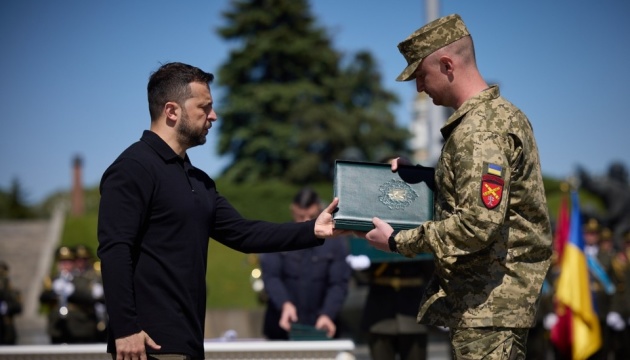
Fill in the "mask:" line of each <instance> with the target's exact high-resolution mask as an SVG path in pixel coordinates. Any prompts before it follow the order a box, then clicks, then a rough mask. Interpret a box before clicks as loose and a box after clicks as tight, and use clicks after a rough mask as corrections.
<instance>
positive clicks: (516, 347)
mask: <svg viewBox="0 0 630 360" xmlns="http://www.w3.org/2000/svg"><path fill="white" fill-rule="evenodd" d="M528 330H529V329H511V328H459V329H452V330H451V343H452V345H453V357H454V359H457V360H469V359H470V360H479V359H484V360H485V359H487V360H521V359H525V351H526V349H525V343H526V340H527V332H528Z"/></svg>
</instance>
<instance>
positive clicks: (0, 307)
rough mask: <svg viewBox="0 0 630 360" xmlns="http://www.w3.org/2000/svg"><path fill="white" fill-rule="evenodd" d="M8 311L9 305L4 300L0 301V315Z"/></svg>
mask: <svg viewBox="0 0 630 360" xmlns="http://www.w3.org/2000/svg"><path fill="white" fill-rule="evenodd" d="M8 312H9V305H7V302H6V301H0V315H6V314H7V313H8Z"/></svg>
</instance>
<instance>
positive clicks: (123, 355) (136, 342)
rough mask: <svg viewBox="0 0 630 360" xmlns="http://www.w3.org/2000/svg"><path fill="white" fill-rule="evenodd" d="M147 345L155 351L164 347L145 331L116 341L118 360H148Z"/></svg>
mask: <svg viewBox="0 0 630 360" xmlns="http://www.w3.org/2000/svg"><path fill="white" fill-rule="evenodd" d="M145 344H146V345H147V346H149V347H150V348H152V349H155V350H159V349H160V348H161V347H162V346H160V345H158V344H156V343H155V341H153V339H151V338H150V337H149V335H148V334H147V333H145V332H144V331H140V332H139V333H136V334H132V335H129V336H125V337H121V338H118V339H116V360H137V359H140V360H146V359H147V353H146V351H145V348H144V345H145Z"/></svg>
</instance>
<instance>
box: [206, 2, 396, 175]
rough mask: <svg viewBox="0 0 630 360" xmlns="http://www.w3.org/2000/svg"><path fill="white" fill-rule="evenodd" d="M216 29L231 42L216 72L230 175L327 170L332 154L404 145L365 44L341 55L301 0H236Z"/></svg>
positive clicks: (372, 155)
mask: <svg viewBox="0 0 630 360" xmlns="http://www.w3.org/2000/svg"><path fill="white" fill-rule="evenodd" d="M223 15H224V16H225V18H226V19H227V20H228V21H227V25H225V26H224V27H221V28H220V29H218V31H219V34H220V35H221V36H222V37H223V38H224V39H226V40H228V41H230V42H232V44H233V45H234V46H233V47H232V50H231V52H230V56H229V59H228V60H227V61H226V63H225V64H223V65H222V66H221V68H220V69H219V72H218V79H217V82H218V85H220V86H221V87H222V90H224V96H223V98H222V99H220V101H218V106H217V108H218V113H219V122H218V126H219V132H220V135H219V136H220V138H219V146H218V151H219V153H220V154H223V155H231V157H232V158H233V162H232V164H231V165H229V166H228V167H227V169H226V171H225V173H224V174H223V176H224V177H225V178H227V179H230V180H232V181H256V180H261V179H270V178H275V179H283V180H286V181H289V182H292V183H306V182H314V181H319V180H325V179H330V177H331V175H332V173H333V171H334V161H335V159H340V158H346V157H347V154H348V153H349V152H350V151H351V150H353V151H354V153H356V154H358V155H357V156H360V157H361V158H363V159H365V160H376V159H377V158H378V157H380V156H383V155H384V154H386V153H388V154H389V153H400V152H402V151H403V150H404V146H405V140H406V139H407V138H408V132H407V131H406V130H403V129H401V128H398V127H397V126H396V123H395V119H394V116H393V114H392V113H391V111H390V109H389V108H390V106H391V105H392V104H394V103H395V102H396V101H397V99H396V97H395V95H393V94H392V93H390V92H388V91H386V90H384V89H383V88H382V86H381V84H380V81H381V79H380V75H379V73H378V71H377V67H376V64H375V61H374V59H373V57H372V56H371V55H370V54H369V53H367V52H361V53H358V54H355V55H354V56H352V57H351V58H350V59H349V60H348V61H347V63H344V60H345V59H343V57H342V56H341V55H340V53H338V52H337V51H335V50H334V49H333V48H332V46H331V41H330V38H329V36H328V34H327V33H326V31H325V30H324V29H322V28H320V27H318V26H317V25H316V23H315V19H314V18H313V16H312V15H311V13H310V8H309V5H308V2H307V1H305V0H236V1H233V2H232V3H231V7H230V9H229V10H227V11H226V12H224V14H223Z"/></svg>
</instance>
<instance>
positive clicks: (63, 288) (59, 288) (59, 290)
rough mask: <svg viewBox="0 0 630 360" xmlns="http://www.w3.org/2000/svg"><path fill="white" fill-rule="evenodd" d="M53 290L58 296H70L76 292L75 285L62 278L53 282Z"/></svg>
mask: <svg viewBox="0 0 630 360" xmlns="http://www.w3.org/2000/svg"><path fill="white" fill-rule="evenodd" d="M52 289H53V291H54V292H55V294H57V295H64V296H70V295H72V293H73V292H74V284H73V283H71V282H70V281H67V280H64V279H61V278H60V279H56V280H55V281H53V283H52Z"/></svg>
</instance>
